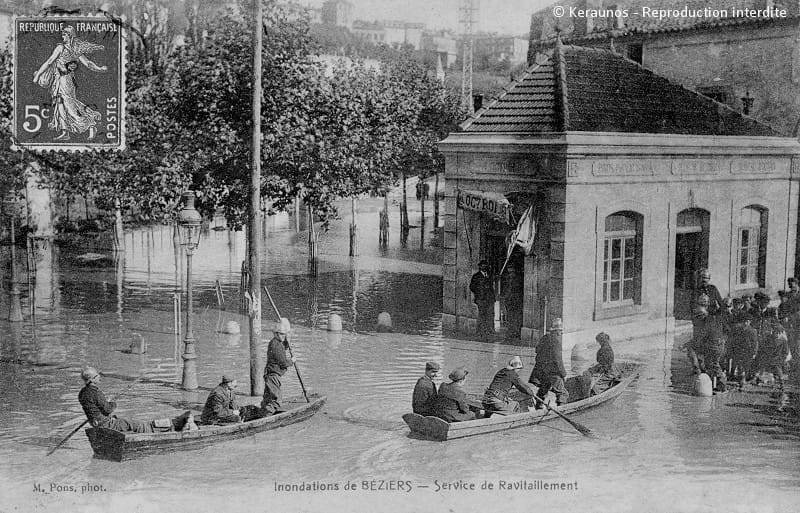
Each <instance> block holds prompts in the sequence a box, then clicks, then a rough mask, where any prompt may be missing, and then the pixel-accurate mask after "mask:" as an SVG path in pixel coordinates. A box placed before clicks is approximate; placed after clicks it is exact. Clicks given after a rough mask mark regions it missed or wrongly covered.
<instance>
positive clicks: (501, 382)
mask: <svg viewBox="0 0 800 513" xmlns="http://www.w3.org/2000/svg"><path fill="white" fill-rule="evenodd" d="M522 367H523V365H522V359H521V358H520V357H519V356H515V357H514V358H512V359H511V360H509V361H508V365H506V366H505V367H504V368H502V369H500V370H499V371H497V373H496V374H495V375H494V378H493V379H492V382H491V384H489V387H488V388H487V389H486V393H485V394H484V395H483V401H482V402H481V405H482V406H483V409H484V410H485V411H486V413H487V414H491V413H497V414H498V415H511V414H512V413H515V411H516V410H517V404H516V402H515V401H511V400H510V399H509V397H508V394H509V392H511V389H512V388H515V387H516V389H517V390H519V391H520V392H522V393H523V394H527V395H528V396H533V395H534V394H535V393H536V392H535V391H534V390H533V389H532V388H531V387H530V386H528V385H527V384H525V383H523V382H522V379H521V378H520V377H519V374H518V373H517V371H518V370H519V369H521V368H522ZM512 403H513V404H512Z"/></svg>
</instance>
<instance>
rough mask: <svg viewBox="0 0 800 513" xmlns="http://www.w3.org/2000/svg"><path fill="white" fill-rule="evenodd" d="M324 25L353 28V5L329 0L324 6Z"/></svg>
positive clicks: (342, 0) (342, 1)
mask: <svg viewBox="0 0 800 513" xmlns="http://www.w3.org/2000/svg"><path fill="white" fill-rule="evenodd" d="M321 17H322V23H323V24H325V25H333V26H336V27H345V28H347V29H352V28H353V4H351V3H350V2H348V1H346V0H328V1H327V2H325V3H324V4H322V13H321Z"/></svg>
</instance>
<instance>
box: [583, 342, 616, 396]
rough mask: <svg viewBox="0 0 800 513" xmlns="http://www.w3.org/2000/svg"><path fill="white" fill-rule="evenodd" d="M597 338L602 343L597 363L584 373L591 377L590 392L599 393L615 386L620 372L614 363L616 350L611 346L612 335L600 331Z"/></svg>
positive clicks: (598, 351) (591, 393) (592, 393)
mask: <svg viewBox="0 0 800 513" xmlns="http://www.w3.org/2000/svg"><path fill="white" fill-rule="evenodd" d="M595 340H596V341H597V343H598V344H600V349H598V350H597V356H596V358H597V363H596V364H594V365H592V366H591V367H589V368H588V369H587V370H586V372H584V373H583V375H584V376H587V377H589V378H590V379H591V382H590V383H589V394H590V395H597V394H600V393H602V392H605V391H606V390H608V389H609V388H611V387H613V386H614V385H616V384H617V383H619V380H620V372H619V369H618V368H617V366H616V365H614V350H613V349H612V348H611V337H610V336H608V334H607V333H598V334H597V336H596V337H595Z"/></svg>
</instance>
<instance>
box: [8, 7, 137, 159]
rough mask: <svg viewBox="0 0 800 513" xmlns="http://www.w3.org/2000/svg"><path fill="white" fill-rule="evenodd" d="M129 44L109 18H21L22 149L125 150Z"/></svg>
mask: <svg viewBox="0 0 800 513" xmlns="http://www.w3.org/2000/svg"><path fill="white" fill-rule="evenodd" d="M124 121H125V40H124V35H123V29H122V27H120V26H119V25H118V24H117V23H116V22H115V21H114V20H112V19H109V18H106V17H104V16H42V17H22V16H20V17H17V18H15V19H14V138H15V139H14V148H15V149H21V148H26V149H32V150H56V151H59V150H62V151H85V150H96V149H108V150H122V149H124V147H125V122H124Z"/></svg>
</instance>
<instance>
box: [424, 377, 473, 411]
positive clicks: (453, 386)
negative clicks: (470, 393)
mask: <svg viewBox="0 0 800 513" xmlns="http://www.w3.org/2000/svg"><path fill="white" fill-rule="evenodd" d="M467 374H469V371H468V370H467V369H464V368H463V367H459V368H458V369H456V370H454V371H453V372H451V373H450V383H442V385H441V386H440V387H439V393H438V395H437V396H436V399H434V400H433V405H432V408H431V409H432V413H433V415H434V416H436V417H439V418H440V419H442V420H444V421H447V422H461V421H464V420H472V419H474V418H475V412H473V411H471V410H470V409H469V403H468V402H467V394H466V393H465V392H464V380H465V379H466V378H467Z"/></svg>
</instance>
